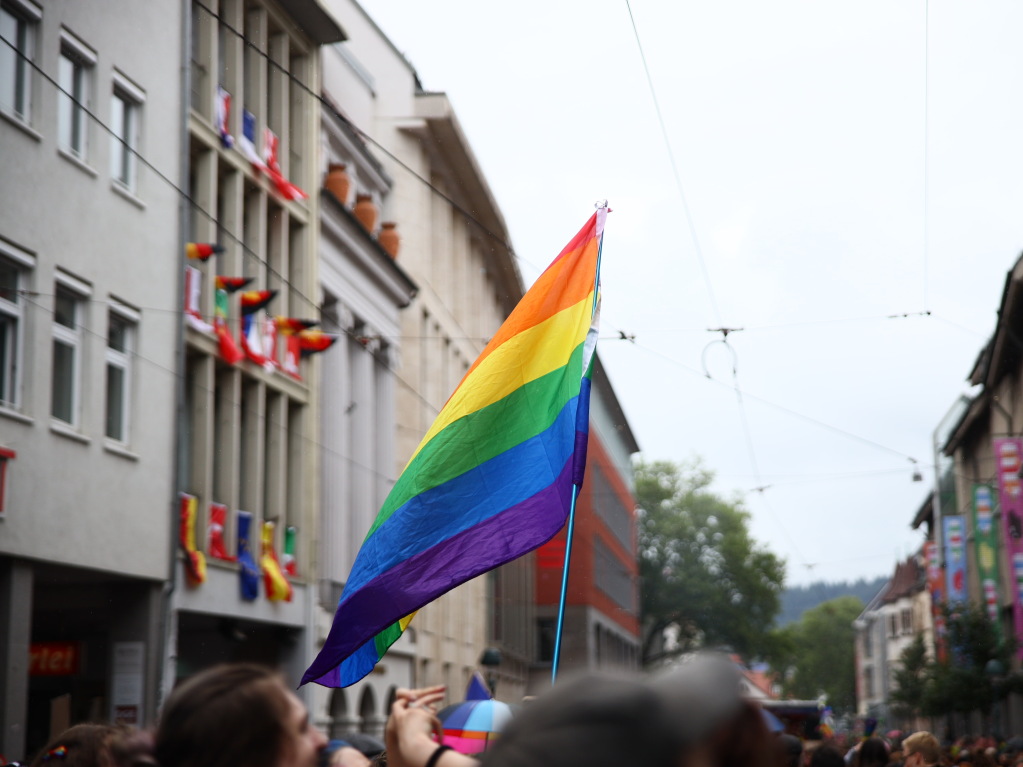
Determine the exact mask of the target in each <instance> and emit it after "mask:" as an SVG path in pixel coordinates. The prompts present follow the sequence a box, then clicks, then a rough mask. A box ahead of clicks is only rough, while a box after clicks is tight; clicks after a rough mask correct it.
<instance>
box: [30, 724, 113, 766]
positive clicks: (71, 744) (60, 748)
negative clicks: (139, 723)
mask: <svg viewBox="0 0 1023 767" xmlns="http://www.w3.org/2000/svg"><path fill="white" fill-rule="evenodd" d="M119 729H121V728H119V727H117V726H116V725H112V724H91V723H90V724H76V725H75V726H74V727H69V728H68V729H66V730H64V732H62V733H61V734H60V735H58V736H57V737H55V738H54V739H53V740H51V741H50V742H49V743H47V744H46V745H45V746H43V748H42V750H41V751H40V752H39V753H38V754H36V756H35V759H33V760H32V764H31V767H112V764H111V760H110V748H109V745H110V739H111V738H112V737H113V736H114V734H115V733H116V732H118V731H119Z"/></svg>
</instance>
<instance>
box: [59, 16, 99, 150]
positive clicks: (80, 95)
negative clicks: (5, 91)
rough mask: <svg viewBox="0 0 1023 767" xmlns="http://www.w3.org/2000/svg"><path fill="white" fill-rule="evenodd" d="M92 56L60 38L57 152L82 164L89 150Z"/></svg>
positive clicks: (77, 44)
mask: <svg viewBox="0 0 1023 767" xmlns="http://www.w3.org/2000/svg"><path fill="white" fill-rule="evenodd" d="M95 63H96V54H95V52H93V51H92V50H91V49H90V48H88V47H87V46H86V45H85V44H84V43H82V42H81V41H79V40H77V39H76V38H75V37H73V36H72V35H70V34H69V33H67V32H62V33H61V36H60V59H59V60H58V62H57V83H58V85H60V89H61V92H60V93H58V94H57V98H58V104H57V138H58V141H59V142H60V147H61V149H63V150H65V151H66V152H68V153H70V154H72V155H74V156H75V157H77V158H78V159H80V160H84V159H85V158H86V157H87V155H88V148H89V140H88V139H89V121H88V115H87V114H86V111H87V110H89V109H90V102H91V99H90V90H91V86H92V68H93V66H94V65H95Z"/></svg>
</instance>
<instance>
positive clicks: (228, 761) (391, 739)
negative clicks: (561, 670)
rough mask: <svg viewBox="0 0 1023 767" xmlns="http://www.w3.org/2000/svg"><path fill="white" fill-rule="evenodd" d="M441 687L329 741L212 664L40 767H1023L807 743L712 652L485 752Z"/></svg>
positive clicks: (614, 685) (525, 729)
mask: <svg viewBox="0 0 1023 767" xmlns="http://www.w3.org/2000/svg"><path fill="white" fill-rule="evenodd" d="M444 696H445V690H444V688H443V687H429V688H424V689H418V690H399V691H398V693H397V695H396V698H395V701H394V703H393V705H392V707H391V713H390V717H389V719H388V721H387V725H386V730H385V742H384V743H383V744H380V745H382V746H383V748H382V749H380V748H376V749H374V750H373V751H370V750H367V749H366V748H359V747H357V745H356V744H353V743H348V742H344V741H328V739H327V737H326V736H325V734H324V733H323V732H322V731H321V730H320V729H319V728H317V727H316V726H315V725H314V724H313V723H312V722H310V719H309V714H308V711H307V710H306V708H305V706H304V705H303V703H302V702H301V700H300V699H299V698H298V696H296V695H295V693H294V692H292V691H291V689H289V687H288V685H287V684H286V683H285V681H284V680H283V678H282V677H280V676H279V675H278V674H276V673H275V672H274V671H272V670H271V669H269V668H266V667H263V666H258V665H252V664H231V665H224V666H217V667H215V668H212V669H209V670H206V671H204V672H201V673H199V674H197V675H196V676H194V677H192V678H190V679H188V680H186V681H185V682H183V683H182V684H180V685H179V686H178V687H177V688H176V689H175V690H174V691H173V692H172V693H171V695H170V696H169V698H168V699H167V701H166V703H165V704H164V706H163V709H162V711H161V712H160V717H159V721H158V724H157V726H156V727H155V729H153V730H142V729H136V728H130V727H126V726H120V725H108V724H79V725H76V726H74V727H71V728H70V729H68V730H67V731H65V732H63V733H61V734H60V735H59V736H57V737H56V738H54V739H53V740H52V741H51V742H50V743H49V744H47V745H46V746H45V747H44V748H43V749H42V750H40V752H39V753H38V754H37V755H36V756H35V758H34V759H33V761H32V762H31V767H370V765H385V766H386V767H547V766H550V767H554V766H555V765H557V767H604V766H605V765H606V766H607V767H612V765H613V766H614V767H620V765H642V767H1021V763H1023V754H1020V758H1019V761H1017V760H1016V758H1015V756H1016V755H1015V754H1013V753H1011V752H1010V751H1008V750H1007V749H1005V748H1004V747H1003V748H1000V747H999V744H997V743H995V742H994V741H993V740H990V739H984V738H977V739H965V740H961V741H959V742H957V743H956V744H954V745H953V746H951V747H946V748H942V746H941V745H940V743H939V741H938V739H937V738H936V737H935V736H933V735H931V734H930V733H927V732H917V733H913V734H912V735H909V736H907V737H905V738H897V739H883V738H879V737H869V738H859V739H855V740H854V741H849V740H845V739H842V738H832V739H828V740H825V741H822V742H812V743H806V742H804V741H803V740H801V739H800V738H798V737H796V736H795V735H791V734H788V733H784V732H781V733H773V732H770V731H769V730H768V727H767V724H766V720H765V719H764V717H763V715H762V714H761V712H760V710H759V708H758V707H757V705H756V704H755V703H752V702H750V701H748V700H746V699H744V698H743V696H742V695H741V686H740V679H739V675H738V670H737V669H736V667H735V666H734V664H732V663H731V662H729V661H728V660H727V659H726V658H724V657H722V656H713V655H707V656H702V657H698V658H696V659H694V660H691V661H689V662H686V663H684V664H682V665H681V666H679V667H677V668H675V669H673V670H672V671H670V672H668V673H666V674H663V675H660V676H654V677H651V678H629V677H612V676H596V675H587V676H581V677H578V678H575V679H570V680H565V681H559V683H558V684H557V685H555V687H554V688H552V689H551V690H550V691H549V692H547V693H545V694H544V695H541V696H539V697H537V698H535V699H532V700H531V701H529V702H528V703H527V704H526V705H524V706H523V707H522V709H521V710H520V711H519V712H518V713H517V714H516V715H515V717H514V718H513V719H512V720H511V722H510V724H508V726H507V727H506V728H505V729H504V730H503V732H502V733H501V735H500V737H498V738H496V739H495V740H494V741H493V742H492V744H491V746H490V748H489V749H488V750H487V751H486V752H484V753H482V754H480V755H477V756H467V755H464V754H461V753H459V752H457V751H455V750H454V749H451V748H449V747H448V746H446V745H445V744H444V739H443V731H442V728H441V723H440V721H439V720H438V718H437V714H436V710H437V707H438V706H439V704H440V703H441V702H442V700H443V699H444Z"/></svg>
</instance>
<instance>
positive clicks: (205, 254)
mask: <svg viewBox="0 0 1023 767" xmlns="http://www.w3.org/2000/svg"><path fill="white" fill-rule="evenodd" d="M223 252H224V246H223V245H217V244H215V243H212V242H189V243H186V244H185V255H186V256H188V257H189V258H197V259H199V260H200V261H205V260H206V259H208V258H209V257H210V256H212V255H214V254H215V253H223Z"/></svg>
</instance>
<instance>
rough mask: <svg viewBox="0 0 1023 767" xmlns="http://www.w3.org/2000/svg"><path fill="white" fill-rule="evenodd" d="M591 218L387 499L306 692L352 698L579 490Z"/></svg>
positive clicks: (591, 325) (540, 531) (593, 232)
mask: <svg viewBox="0 0 1023 767" xmlns="http://www.w3.org/2000/svg"><path fill="white" fill-rule="evenodd" d="M606 215H607V211H606V209H603V208H602V209H599V210H598V211H597V212H596V213H594V215H593V216H592V217H591V218H590V220H589V221H588V222H587V223H586V225H585V226H584V227H583V228H582V229H581V230H580V231H579V233H578V234H577V235H576V236H575V237H574V238H573V239H572V241H571V242H570V243H569V244H568V245H567V246H565V249H564V250H563V251H562V252H561V254H560V255H559V256H558V257H557V258H556V259H555V260H554V262H553V263H552V264H551V265H550V266H549V267H548V268H547V270H546V271H545V272H544V273H543V274H542V275H541V276H540V277H539V279H537V281H536V283H535V284H534V285H533V287H532V288H530V289H529V291H528V292H527V293H526V294H525V296H523V297H522V300H521V301H520V302H519V304H518V306H516V307H515V309H514V311H512V313H511V315H510V316H509V317H508V319H507V320H506V321H505V323H504V324H503V325H502V326H501V328H500V329H499V330H498V331H497V333H496V334H495V335H494V337H493V338H492V339H491V341H490V343H489V344H487V346H486V348H485V349H484V350H483V352H482V353H481V354H480V356H479V358H478V359H477V360H476V361H475V362H474V363H473V365H472V367H471V368H470V369H469V371H468V372H467V373H466V374H465V377H464V378H463V379H462V381H461V383H460V384H459V385H458V388H456V389H455V391H454V393H453V394H452V395H451V398H450V399H449V400H448V401H447V404H446V405H445V406H444V408H443V409H442V410H441V412H440V414H439V415H438V416H437V420H436V421H434V423H433V426H431V427H430V430H429V431H428V432H427V433H426V436H425V437H423V441H422V442H421V443H420V445H419V447H418V448H416V451H415V453H414V454H413V456H412V458H411V460H409V462H408V465H407V466H406V467H405V470H404V471H403V472H402V474H401V476H400V477H398V480H397V482H396V483H395V485H394V487H393V488H392V489H391V492H390V494H389V495H388V496H387V500H386V501H384V505H383V508H382V509H381V510H380V513H379V514H378V515H377V518H376V521H375V522H374V523H373V526H372V527H371V528H370V530H369V533H368V534H367V536H366V539H365V541H364V542H363V544H362V548H361V549H360V550H359V554H358V556H357V557H356V559H355V565H354V567H353V568H352V572H351V574H350V576H349V578H348V581H347V583H346V584H345V590H344V593H343V594H342V595H341V600H340V602H339V603H338V607H337V611H336V613H335V614H334V622H333V624H332V625H331V628H330V633H329V634H328V636H327V640H326V642H325V643H324V645H323V648H322V649H321V650H320V652H319V655H317V656H316V659H315V660H314V661H313V663H312V665H310V666H309V668H308V669H307V670H306V672H305V674H304V675H303V677H302V684H305V683H307V682H317V683H319V684H322V685H324V686H327V687H347V686H348V685H350V684H354V683H355V682H357V681H359V680H360V679H362V678H363V677H364V676H366V674H368V673H369V672H370V671H372V670H373V667H374V666H375V665H376V663H377V661H379V660H380V658H381V657H383V655H384V653H385V652H386V651H387V648H388V647H390V646H391V645H392V644H393V643H394V642H395V641H396V640H397V639H398V637H399V636H401V633H402V632H403V631H404V630H405V628H406V627H407V626H408V624H409V622H410V621H411V620H412V616H413V615H414V614H415V612H416V611H417V610H418V609H419V608H420V607H422V606H423V605H426V604H428V603H429V602H431V601H433V600H434V599H436V598H437V597H439V596H441V595H442V594H444V593H445V592H447V591H450V590H451V589H453V588H454V587H455V586H458V585H459V584H461V583H464V582H465V581H468V580H470V579H472V578H475V577H476V576H477V575H480V574H481V573H485V572H487V571H488V570H492V569H494V568H495V567H499V566H500V565H503V564H504V563H506V562H510V561H511V560H513V559H516V558H517V557H520V556H522V555H523V554H525V553H526V552H528V551H531V550H532V549H535V548H536V547H537V546H540V545H542V544H543V543H544V542H546V541H547V540H549V539H550V538H552V537H553V536H554V535H555V534H557V532H558V531H559V530H560V529H561V528H562V526H563V525H564V524H565V520H566V519H567V518H568V512H569V508H570V506H571V503H572V496H573V492H574V491H573V486H574V485H575V486H578V485H581V484H582V480H583V469H584V468H585V464H586V442H587V437H588V432H589V400H590V375H591V373H592V361H593V355H594V352H595V347H596V341H597V317H598V306H599V301H598V285H599V274H598V267H599V246H600V241H601V238H602V235H603V230H604V220H605V218H606Z"/></svg>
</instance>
